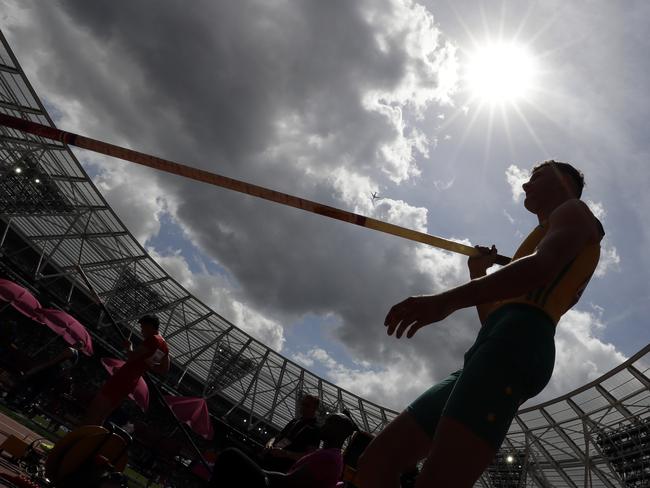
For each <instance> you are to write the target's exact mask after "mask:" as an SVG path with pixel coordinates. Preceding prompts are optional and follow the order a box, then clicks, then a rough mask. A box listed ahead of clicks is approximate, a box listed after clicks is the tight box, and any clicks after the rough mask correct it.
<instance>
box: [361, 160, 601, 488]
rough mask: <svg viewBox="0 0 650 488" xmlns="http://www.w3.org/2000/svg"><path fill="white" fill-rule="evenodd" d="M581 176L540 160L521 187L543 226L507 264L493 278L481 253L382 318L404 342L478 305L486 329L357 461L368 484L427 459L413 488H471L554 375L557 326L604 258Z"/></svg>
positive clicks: (387, 482) (373, 486)
mask: <svg viewBox="0 0 650 488" xmlns="http://www.w3.org/2000/svg"><path fill="white" fill-rule="evenodd" d="M583 186H584V177H583V175H582V173H581V172H580V171H578V170H576V169H575V168H574V167H573V166H571V165H569V164H567V163H561V162H556V161H552V160H550V161H544V162H543V163H541V164H539V165H537V166H535V167H534V168H533V170H532V172H531V175H530V179H529V180H528V181H527V182H526V183H524V185H523V190H524V192H525V194H526V197H525V200H524V206H525V207H526V209H527V210H529V211H530V212H532V213H533V214H535V215H536V216H537V219H538V221H539V225H538V226H537V227H536V228H535V229H533V231H532V232H531V233H530V234H529V235H528V237H526V239H525V240H524V241H523V243H522V244H521V245H520V247H519V249H518V250H517V252H516V253H515V255H514V256H513V259H512V262H511V263H510V264H508V265H507V266H504V267H503V268H501V269H499V270H497V271H495V272H494V273H491V274H489V275H488V274H487V273H486V270H487V269H488V268H489V267H490V266H492V264H494V261H495V258H496V255H497V250H496V248H495V247H494V246H492V247H491V248H490V249H488V248H481V247H477V249H478V250H479V251H480V253H479V256H477V257H472V258H470V259H469V260H468V267H469V270H470V277H471V281H469V282H468V283H465V284H463V285H461V286H458V287H456V288H452V289H450V290H448V291H445V292H443V293H439V294H436V295H429V296H416V297H410V298H407V299H406V300H404V301H402V302H400V303H398V304H397V305H395V306H393V307H392V308H391V310H390V311H389V313H388V315H387V316H386V320H385V326H386V327H387V332H388V335H393V334H395V336H396V337H397V338H400V337H402V335H403V334H404V333H406V336H407V337H408V338H410V337H413V335H414V334H415V333H416V332H417V331H418V330H419V329H420V328H422V327H424V326H426V325H429V324H432V323H435V322H439V321H441V320H443V319H444V318H445V317H447V316H448V315H450V314H451V313H452V312H454V311H456V310H459V309H462V308H466V307H471V306H476V307H477V310H478V315H479V318H480V320H481V324H482V327H481V329H480V331H479V333H478V336H477V338H476V341H475V343H474V345H473V346H472V347H471V348H470V349H469V350H468V351H467V352H466V353H465V356H464V364H463V369H461V370H459V371H456V372H454V373H452V374H451V375H450V376H448V377H447V378H446V379H444V380H442V381H441V382H440V383H438V384H437V385H435V386H433V387H431V388H430V389H429V390H428V391H426V392H425V393H423V394H422V395H421V396H420V397H418V398H417V399H416V400H415V401H414V402H413V403H412V404H411V405H409V406H408V407H407V409H406V410H405V411H404V412H402V413H401V414H400V415H398V416H397V417H396V418H395V419H394V420H393V421H392V422H391V423H390V424H389V425H388V426H387V427H386V428H385V429H384V430H383V431H382V432H381V433H380V434H379V435H378V436H377V437H376V438H375V439H374V440H373V442H371V443H370V445H369V446H368V448H367V449H366V451H365V453H364V454H363V455H362V457H361V459H360V461H359V480H360V486H361V487H362V488H396V487H398V486H399V476H400V473H402V472H404V471H405V470H408V469H409V468H411V467H412V466H413V465H414V464H415V463H417V462H418V461H420V460H422V459H425V462H424V465H423V468H422V471H421V473H420V475H419V477H418V480H417V484H416V487H417V488H434V487H435V488H471V487H472V486H473V485H474V483H475V482H476V481H477V480H478V478H479V477H480V476H481V474H482V473H483V471H484V470H485V468H487V466H488V465H489V463H490V462H491V461H492V459H493V458H494V455H495V453H496V451H497V449H498V448H499V446H500V445H501V443H502V442H503V439H504V438H505V435H506V433H507V431H508V427H509V426H510V423H511V422H512V419H513V418H514V415H515V413H516V412H517V409H518V408H519V406H520V405H521V404H522V403H523V402H525V401H526V400H527V399H529V398H532V397H533V396H535V395H537V394H538V393H539V392H541V391H542V389H543V388H544V387H545V386H546V384H547V383H548V381H549V380H550V378H551V374H552V372H553V366H554V361H555V343H554V336H555V326H556V324H557V322H558V321H559V320H560V318H561V317H562V315H563V314H564V313H565V312H567V311H568V310H569V309H570V308H571V307H572V306H573V305H574V304H575V303H576V302H577V301H578V299H579V298H580V296H581V294H582V292H583V291H584V289H585V287H586V286H587V283H588V282H589V279H590V278H591V276H592V274H593V273H594V271H595V269H596V266H597V264H598V259H599V257H600V241H601V240H602V238H603V236H604V230H603V227H602V225H601V224H600V222H599V221H598V220H597V219H596V217H595V216H594V215H593V214H592V213H591V211H590V210H589V208H588V207H587V205H586V204H585V203H583V202H582V201H581V200H580V197H581V195H582V188H583Z"/></svg>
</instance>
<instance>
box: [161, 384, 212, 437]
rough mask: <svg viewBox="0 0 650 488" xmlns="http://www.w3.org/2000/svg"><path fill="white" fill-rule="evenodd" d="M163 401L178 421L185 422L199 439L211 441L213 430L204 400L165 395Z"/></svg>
mask: <svg viewBox="0 0 650 488" xmlns="http://www.w3.org/2000/svg"><path fill="white" fill-rule="evenodd" d="M165 401H166V402H167V404H168V405H169V407H170V408H171V409H172V411H173V412H174V414H175V415H176V417H178V420H180V421H181V422H185V423H186V424H187V425H189V426H190V427H191V429H192V430H193V431H194V432H196V433H197V434H199V435H200V436H201V437H203V438H205V439H207V440H212V438H213V437H214V429H213V427H212V420H210V412H209V411H208V404H207V403H206V401H205V399H204V398H196V397H182V396H172V395H165Z"/></svg>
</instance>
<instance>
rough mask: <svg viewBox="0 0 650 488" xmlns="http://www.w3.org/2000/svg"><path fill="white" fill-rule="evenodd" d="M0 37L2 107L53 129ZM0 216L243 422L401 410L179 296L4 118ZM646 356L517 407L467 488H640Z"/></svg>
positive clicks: (45, 150) (82, 177) (647, 481)
mask: <svg viewBox="0 0 650 488" xmlns="http://www.w3.org/2000/svg"><path fill="white" fill-rule="evenodd" d="M0 41H1V44H2V46H0V111H2V112H4V113H7V114H10V115H13V116H17V117H23V118H26V119H29V120H32V121H35V122H38V123H41V124H46V125H52V126H53V122H52V119H51V118H50V116H49V115H48V113H47V111H46V110H45V108H44V106H43V104H42V103H41V101H40V100H39V98H38V96H37V95H36V93H35V92H34V89H33V88H32V86H31V85H30V83H29V81H28V80H27V78H26V76H25V73H24V72H23V70H22V69H21V67H20V65H19V63H18V61H17V60H16V58H15V56H14V54H13V53H12V51H11V49H10V47H9V45H8V43H7V41H6V39H5V38H4V36H3V35H2V34H1V33H0ZM0 220H1V221H2V225H3V227H4V228H3V229H0V236H1V238H0V252H4V251H5V249H4V247H5V246H4V245H5V239H6V237H7V235H8V233H9V230H10V229H11V232H13V233H16V234H18V235H19V236H20V237H21V239H22V240H23V241H24V242H25V244H26V248H29V250H30V252H32V253H36V254H35V255H37V256H39V258H38V259H37V263H34V266H33V267H34V268H35V269H34V275H33V279H34V280H35V281H39V280H45V281H47V280H48V279H58V280H64V282H65V283H66V284H67V286H68V289H69V291H68V300H70V299H71V297H72V296H73V295H74V294H78V293H84V294H86V295H88V296H89V291H88V290H87V288H86V286H85V284H84V282H83V281H82V280H81V277H80V275H79V272H78V268H77V266H81V268H82V269H83V270H84V272H85V273H86V275H87V276H88V278H89V280H90V282H91V283H92V285H93V287H94V288H95V289H96V290H97V291H98V293H99V295H100V296H101V298H102V299H103V300H104V302H105V303H106V305H107V307H108V308H109V310H110V311H111V313H112V314H113V315H114V316H115V318H116V319H117V320H119V321H120V322H122V323H126V324H129V326H130V327H132V328H134V326H135V321H136V319H137V318H138V317H139V316H141V315H142V314H145V313H156V314H157V315H158V316H159V317H160V318H161V330H162V333H163V335H164V336H165V338H166V339H167V341H168V342H169V344H170V348H171V351H172V355H173V361H174V364H175V367H177V368H179V370H181V371H183V375H185V374H187V375H190V376H191V377H193V378H195V379H196V380H197V381H199V382H200V383H201V384H203V392H202V394H203V395H204V396H205V397H206V398H209V397H211V396H215V395H219V396H220V397H221V398H224V399H226V400H228V402H229V404H231V405H232V408H231V411H234V410H235V409H237V410H238V411H243V412H246V415H247V425H248V428H251V427H253V426H258V425H260V424H265V425H266V424H269V425H273V426H275V427H278V428H279V427H282V426H284V425H285V424H286V423H287V422H288V421H289V420H290V419H292V418H293V417H294V416H295V414H296V408H297V403H298V400H299V399H300V398H301V396H302V395H303V394H305V393H311V394H316V395H318V396H319V397H320V398H321V401H322V403H323V405H324V406H325V408H326V409H329V410H347V411H349V412H350V414H351V415H352V417H353V418H354V419H355V421H356V422H357V424H358V425H359V426H360V428H362V429H363V430H366V431H369V432H377V431H379V430H381V428H383V426H384V425H386V423H387V422H389V421H390V420H391V419H392V418H394V417H395V416H396V414H397V413H396V412H395V411H392V410H390V409H387V408H384V407H382V406H380V405H377V404H375V403H373V402H370V401H368V400H365V399H363V398H361V397H359V396H357V395H354V394H352V393H350V392H348V391H345V390H343V389H341V388H339V387H337V386H336V385H334V384H332V383H330V382H328V381H326V380H324V379H322V378H320V377H318V376H316V375H314V374H313V373H311V372H309V371H307V370H305V369H304V368H302V367H301V366H299V365H298V364H296V363H294V362H292V361H290V360H289V359H287V358H285V357H283V356H282V355H280V354H278V353H277V352H275V351H273V350H271V349H270V348H269V347H267V346H266V345H264V344H263V343H261V342H260V341H258V340H256V339H254V338H252V337H251V336H249V335H248V334H246V333H245V332H243V331H242V330H241V329H239V328H238V327H237V326H236V325H234V324H232V323H230V322H228V321H227V320H226V319H224V318H223V317H221V316H220V315H219V314H218V313H217V312H215V311H213V310H211V309H210V308H209V307H208V306H206V305H205V304H203V303H202V302H201V301H200V300H198V299H197V298H195V297H194V296H192V295H191V294H190V293H188V291H187V290H185V289H184V288H183V287H182V286H181V285H180V284H179V283H178V282H176V281H175V280H174V279H173V278H171V277H170V276H169V275H168V274H167V273H166V272H165V271H164V270H163V269H162V268H161V267H160V266H159V265H158V264H157V263H156V262H155V261H154V259H153V258H152V257H151V256H149V254H148V253H147V252H146V250H145V249H144V248H143V247H142V246H141V245H140V244H139V243H138V242H137V240H136V239H135V238H134V237H133V236H132V235H131V234H130V233H129V231H128V230H127V229H126V227H125V226H124V225H123V224H122V222H121V220H120V219H119V217H118V216H117V215H116V214H115V212H114V211H113V210H112V209H111V208H110V206H109V205H108V204H107V203H106V201H105V200H104V198H103V197H102V195H101V194H100V192H99V191H98V190H97V188H96V187H95V185H94V184H93V183H92V181H91V179H90V177H89V176H88V174H87V173H86V172H85V171H84V169H83V168H82V166H81V164H80V163H79V161H78V160H77V159H76V157H75V156H74V154H73V153H72V152H71V151H70V149H69V147H67V146H66V145H65V144H60V143H56V142H52V141H48V140H45V139H42V138H39V137H35V136H29V135H27V134H24V133H22V132H19V131H16V130H12V129H8V128H6V127H0ZM101 320H102V318H101V316H100V317H98V318H97V321H98V324H99V323H100V322H101ZM91 330H92V329H91ZM97 330H99V329H97ZM97 330H94V332H95V333H97ZM649 356H650V345H646V346H645V347H644V348H643V349H641V351H639V353H637V354H636V355H634V356H633V357H631V358H630V359H629V360H627V361H626V362H625V363H623V364H621V365H620V366H619V367H617V368H615V369H614V370H612V371H610V372H609V373H607V374H605V375H604V376H602V377H601V378H599V379H597V380H596V381H594V382H592V383H590V384H588V385H585V386H583V387H582V388H579V389H577V390H575V391H573V392H571V393H569V394H567V395H565V396H562V397H560V398H557V399H555V400H553V401H550V402H546V403H543V404H540V405H536V406H534V407H530V408H526V409H523V410H520V411H519V412H518V414H517V416H516V418H515V421H514V422H513V423H512V426H511V428H510V430H509V432H508V436H507V438H506V441H505V442H504V444H503V446H502V448H501V450H500V451H499V453H498V455H497V457H496V459H495V461H494V462H493V464H492V465H491V466H490V468H489V469H488V470H487V471H486V473H485V474H484V475H483V477H482V478H481V480H480V481H479V482H478V483H477V485H476V486H481V487H500V488H506V487H507V488H511V487H512V488H514V487H528V486H534V487H564V486H567V487H575V488H578V487H606V488H612V487H633V488H642V487H646V488H647V487H650V380H649V379H648V369H649V367H648V364H649V363H650V361H648V359H649ZM182 379H183V376H181V377H180V378H179V381H182Z"/></svg>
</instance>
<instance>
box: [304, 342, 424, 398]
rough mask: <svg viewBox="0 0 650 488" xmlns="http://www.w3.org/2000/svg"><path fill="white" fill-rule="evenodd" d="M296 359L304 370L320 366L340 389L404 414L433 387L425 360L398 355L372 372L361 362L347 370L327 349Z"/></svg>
mask: <svg viewBox="0 0 650 488" xmlns="http://www.w3.org/2000/svg"><path fill="white" fill-rule="evenodd" d="M294 359H296V360H297V361H299V362H301V363H302V364H303V365H305V366H314V365H318V366H321V367H322V368H324V369H325V371H326V373H325V376H326V378H327V379H328V380H330V381H332V382H333V383H335V384H336V385H338V386H340V387H341V388H344V389H346V390H349V391H353V392H354V393H356V394H358V395H360V396H362V397H364V398H367V399H368V400H370V401H372V402H375V403H378V404H380V405H382V406H386V407H388V408H393V409H395V410H402V409H403V408H404V407H405V406H406V405H407V404H408V403H410V402H411V401H412V400H415V398H416V397H417V396H418V395H419V394H420V393H422V392H423V391H425V390H426V389H427V388H429V387H430V386H431V379H430V372H429V364H427V363H428V359H425V358H413V357H409V356H405V355H399V356H397V357H395V359H394V361H392V362H391V363H390V364H389V365H388V366H386V367H383V368H370V367H368V365H365V364H363V363H361V362H359V363H355V364H354V366H352V367H348V366H345V365H343V364H341V363H340V362H338V361H336V360H335V359H334V358H333V357H332V356H331V355H330V354H329V353H328V352H327V351H325V350H324V349H321V348H319V347H314V348H311V349H309V350H307V351H304V352H300V353H297V354H295V355H294ZM407 378H408V381H405V379H407Z"/></svg>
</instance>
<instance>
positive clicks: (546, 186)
mask: <svg viewBox="0 0 650 488" xmlns="http://www.w3.org/2000/svg"><path fill="white" fill-rule="evenodd" d="M566 185H567V181H566V178H565V177H564V176H563V174H562V173H560V172H559V171H558V170H557V168H555V167H553V165H552V164H549V165H546V166H542V167H541V168H539V169H537V170H535V171H533V173H532V174H531V175H530V178H529V179H528V181H527V182H526V183H524V184H523V185H522V188H523V190H524V192H525V194H526V197H525V198H524V207H526V209H527V210H528V211H529V212H532V213H534V214H539V213H540V212H542V211H545V210H547V209H548V207H549V205H553V204H554V203H556V202H558V201H562V200H565V199H566V198H567V197H568V196H570V194H569V193H568V189H567V186H566Z"/></svg>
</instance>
